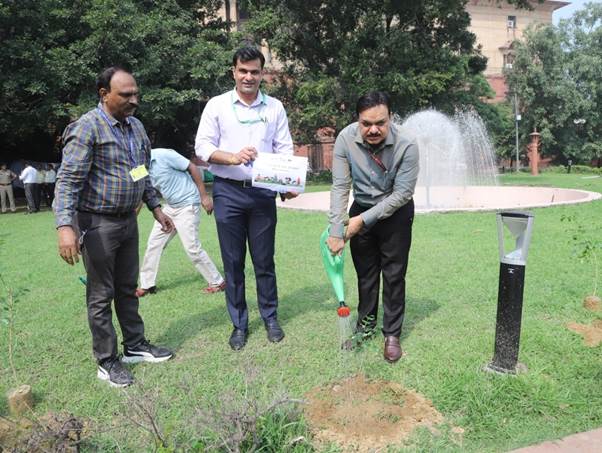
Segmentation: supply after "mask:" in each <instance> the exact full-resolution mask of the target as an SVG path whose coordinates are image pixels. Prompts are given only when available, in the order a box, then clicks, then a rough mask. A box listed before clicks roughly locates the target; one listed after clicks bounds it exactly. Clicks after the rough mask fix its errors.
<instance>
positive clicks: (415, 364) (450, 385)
mask: <svg viewBox="0 0 602 453" xmlns="http://www.w3.org/2000/svg"><path fill="white" fill-rule="evenodd" d="M501 181H502V183H504V184H521V185H522V184H535V185H552V186H559V187H572V188H582V189H586V190H593V191H598V192H602V178H596V179H584V178H583V175H558V174H556V175H550V174H544V175H542V176H540V177H538V178H533V177H531V176H529V175H522V174H521V175H518V176H514V175H503V176H502V177H501ZM533 212H534V213H535V226H534V232H533V239H532V244H531V248H530V252H529V259H528V265H527V270H526V282H525V293H524V310H523V327H522V337H521V351H520V360H521V362H524V363H525V364H526V365H527V366H528V368H529V372H528V373H527V374H524V375H520V376H518V377H515V378H511V377H504V376H497V375H491V374H487V373H483V372H482V371H481V367H482V366H483V365H484V364H486V363H487V362H489V361H490V360H491V358H492V353H493V341H494V329H495V314H496V304H497V289H498V272H499V262H498V249H497V233H496V223H495V214H494V213H491V212H486V213H453V214H428V215H418V216H417V217H416V220H415V223H414V240H413V244H412V251H411V258H410V266H409V270H408V275H407V297H408V300H407V310H406V321H405V324H404V332H403V335H402V346H403V347H404V350H405V351H406V353H407V356H406V357H404V358H403V359H402V360H401V361H400V362H399V363H398V364H396V365H393V366H391V365H388V364H386V363H385V362H384V361H383V359H382V356H381V348H382V344H381V339H380V338H377V339H375V340H372V341H371V342H369V343H368V344H367V345H366V347H365V348H363V349H361V350H359V351H357V352H351V353H342V352H340V351H339V347H338V346H339V345H338V335H337V318H336V304H335V303H334V297H333V295H332V291H331V288H330V286H329V283H328V281H327V280H326V277H325V273H324V271H323V268H322V263H321V259H320V254H319V250H318V238H319V236H320V233H321V232H322V230H323V229H324V227H325V226H326V221H327V217H326V214H320V213H305V212H298V211H291V210H284V209H283V210H280V211H279V213H278V216H279V217H278V230H277V244H276V266H277V273H278V290H279V296H280V309H279V318H280V320H281V323H282V325H283V328H284V329H285V331H286V335H287V336H286V338H285V340H284V341H283V342H282V343H280V344H277V345H273V344H268V342H267V340H266V337H265V330H264V329H263V326H262V323H261V320H260V319H259V317H258V311H257V307H256V298H255V285H254V279H253V275H252V266H251V265H250V262H249V263H248V266H247V276H248V277H247V298H248V302H249V306H250V331H251V334H250V337H249V343H248V345H247V346H246V348H245V349H244V350H243V351H242V352H238V353H234V352H232V351H231V350H230V348H229V347H228V344H227V340H228V336H229V334H230V330H231V325H230V321H229V318H228V315H227V312H226V309H225V303H224V298H223V295H201V293H200V291H199V290H200V289H201V288H202V287H203V286H204V282H202V281H200V277H199V276H198V275H197V274H196V273H195V271H194V269H193V267H192V265H191V264H190V262H189V261H188V259H187V258H186V256H185V254H184V252H183V250H182V247H181V245H180V244H179V242H178V241H177V239H176V240H175V241H174V242H173V243H172V244H171V246H170V247H169V248H168V249H167V250H166V251H165V253H164V257H163V260H162V263H161V264H162V266H161V272H160V274H159V279H158V283H157V284H158V287H159V288H160V291H159V292H158V293H157V294H156V295H153V296H149V297H145V298H144V299H142V300H141V313H142V315H143V317H144V320H145V322H146V327H147V336H148V338H149V339H150V340H151V341H153V342H155V343H161V344H165V345H167V346H170V347H172V348H174V349H175V350H176V353H177V356H176V358H175V359H174V360H172V361H170V362H167V363H164V364H159V365H147V364H142V365H138V366H135V367H134V368H133V372H134V375H135V377H136V379H137V385H136V386H134V387H131V388H129V389H127V390H126V391H125V392H124V391H120V390H115V389H112V388H110V387H109V386H107V385H106V384H105V383H103V382H100V381H99V380H98V379H96V377H95V365H94V361H93V358H92V354H91V340H90V334H89V331H88V326H87V319H86V310H85V302H84V287H83V285H82V284H81V283H80V282H79V280H78V276H80V275H82V274H83V273H84V271H83V268H82V266H81V264H80V265H78V266H76V267H75V268H72V267H69V266H67V265H66V264H65V263H63V262H62V261H61V260H60V258H59V256H58V254H57V246H56V233H55V230H54V227H53V217H52V214H51V213H50V212H49V211H46V212H43V213H40V214H37V215H22V214H18V215H17V214H14V215H2V216H0V239H1V240H3V241H4V244H3V245H2V246H0V272H1V274H2V276H3V277H4V279H5V280H6V281H7V282H8V284H9V285H10V286H11V287H12V288H13V289H14V290H15V291H17V292H18V293H19V294H18V298H17V302H16V313H15V316H16V325H15V331H16V352H15V357H14V359H15V367H16V369H17V373H18V377H19V383H28V384H30V385H32V387H33V389H34V392H35V399H36V402H37V406H36V413H38V414H44V413H46V412H48V411H54V412H70V413H73V414H75V415H77V416H79V417H82V418H84V419H86V420H90V421H91V423H92V425H91V428H90V432H91V433H92V434H93V436H92V438H91V439H89V441H88V443H87V444H86V448H87V449H89V450H94V449H95V448H98V449H101V450H121V451H146V450H149V449H151V448H152V446H153V443H152V440H151V437H150V436H149V435H148V434H146V433H145V432H144V431H143V430H141V429H138V428H136V427H135V426H133V425H132V424H129V423H128V420H131V419H133V418H134V419H135V411H134V407H135V406H136V404H134V403H135V401H136V400H135V399H134V400H132V398H138V399H139V400H140V399H142V396H141V395H143V394H144V395H145V401H146V402H147V403H148V404H150V405H151V406H152V407H153V410H155V411H156V413H157V415H156V420H157V421H158V423H159V425H160V428H161V430H162V432H163V433H164V435H165V437H166V438H167V440H168V443H169V444H170V445H180V446H186V447H187V448H190V447H191V445H192V444H191V442H190V439H191V438H194V437H195V436H196V437H198V436H199V432H201V431H202V429H201V428H199V427H198V426H196V425H197V424H198V423H197V419H198V417H197V415H198V413H199V411H201V412H203V411H205V412H206V411H207V410H208V409H207V408H214V409H212V410H215V411H217V409H215V406H216V405H217V406H219V405H220V404H221V406H222V407H225V406H227V405H228V404H229V403H228V401H229V399H236V398H240V397H242V396H244V395H247V398H248V399H254V398H257V399H258V400H260V401H266V400H269V399H270V398H273V395H274V394H276V393H279V392H286V393H287V394H288V395H289V396H290V397H292V398H302V397H303V394H304V393H305V392H306V391H307V390H309V389H311V388H313V387H315V386H318V385H323V384H326V383H329V382H333V381H337V380H339V379H341V378H344V377H347V376H350V375H353V374H355V373H358V372H363V373H365V374H366V375H367V376H368V377H370V378H379V379H385V380H391V381H395V382H399V383H401V384H402V385H404V386H406V387H409V388H412V389H415V390H416V391H418V392H420V393H422V394H424V395H425V396H426V397H427V398H429V399H431V400H432V401H433V403H434V405H435V407H436V408H437V409H438V410H439V411H440V412H441V413H442V414H443V415H444V417H445V420H446V422H445V425H444V426H443V427H442V428H441V429H440V431H439V433H438V434H432V433H431V432H429V431H426V430H422V431H419V432H417V433H416V434H415V435H414V436H413V437H412V438H411V439H410V440H409V441H408V443H407V445H406V446H405V447H403V448H402V447H398V448H399V449H400V450H403V451H406V450H404V448H405V449H407V451H505V450H509V449H512V448H517V447H521V446H525V445H529V444H532V443H534V442H538V441H542V440H545V439H553V438H558V437H561V436H564V435H567V434H571V433H575V432H578V431H583V430H588V429H593V428H597V427H599V426H602V393H601V392H600V382H601V379H602V357H601V354H600V347H597V348H587V347H585V346H583V344H582V339H581V337H579V336H578V335H576V334H574V333H572V332H570V331H568V330H567V329H566V327H565V325H566V323H567V322H570V321H577V322H582V323H585V322H588V323H589V322H590V321H591V320H593V319H594V318H595V317H596V315H595V314H593V313H591V312H588V311H586V310H585V309H584V308H583V307H582V299H583V297H584V296H585V295H587V294H589V293H590V292H591V290H592V286H593V281H592V278H593V270H592V267H591V265H590V264H587V263H583V262H580V261H579V260H578V259H577V258H575V256H574V254H573V245H572V244H571V242H570V237H571V235H570V232H568V231H567V230H568V229H571V228H573V226H572V225H571V224H567V223H566V222H561V217H562V216H566V215H574V216H575V217H576V219H577V221H578V222H579V223H580V224H582V225H583V226H584V228H585V231H586V232H585V234H586V235H592V236H593V237H597V238H599V237H600V236H599V232H600V230H599V225H600V213H601V212H602V201H596V202H593V203H589V204H581V205H574V206H560V207H554V208H546V209H535V210H533ZM151 220H152V217H151V215H150V213H149V212H148V211H146V210H144V211H143V213H142V214H141V215H140V219H139V223H140V232H141V234H140V235H141V244H140V253H141V255H142V253H143V252H144V247H145V241H146V238H147V237H148V233H149V231H150V227H151ZM596 234H597V236H594V235H596ZM201 238H202V241H203V244H204V247H205V248H206V249H207V250H208V252H209V254H210V255H211V256H212V257H213V258H214V259H215V261H216V263H217V264H218V267H220V268H221V262H220V258H219V249H218V244H217V237H216V231H215V223H214V221H213V218H212V217H207V216H203V218H202V221H201ZM346 282H347V300H348V302H349V304H350V306H351V307H352V310H353V311H355V310H354V309H355V308H356V306H357V293H356V288H355V274H354V272H353V266H352V265H351V260H348V263H347V266H346ZM2 295H3V296H4V294H2ZM598 316H600V315H598ZM7 341H8V336H7V329H6V328H5V326H4V325H2V324H0V364H1V367H0V392H1V393H2V394H4V393H5V392H6V391H7V390H8V389H9V388H11V387H12V386H13V385H14V382H13V379H12V375H11V373H10V371H9V366H8V356H7V347H6V345H7ZM249 380H251V383H250V384H249V385H248V386H247V385H245V383H248V381H249ZM126 395H130V396H129V397H126ZM132 401H134V402H132ZM124 402H125V404H124ZM6 412H7V406H6V401H5V400H4V399H2V400H0V415H6ZM452 426H459V427H462V428H463V429H464V430H465V432H464V438H463V441H462V443H461V444H460V443H457V442H456V441H455V440H454V439H456V437H454V436H453V435H452V434H451V433H450V429H449V428H450V427H452ZM272 429H274V430H277V429H278V427H272ZM287 429H289V430H290V427H288V428H287ZM293 431H294V432H293ZM299 432H301V433H303V426H302V425H298V426H296V427H295V428H294V429H293V430H291V433H290V435H291V436H296V435H299ZM275 437H277V436H276V435H274V438H275ZM283 437H286V436H283ZM289 440H290V439H286V438H285V439H284V440H283V442H284V443H283V444H282V445H284V444H286V442H288V441H289ZM199 445H200V444H199ZM282 445H280V446H272V447H269V448H268V447H266V449H265V451H285V450H287V448H286V447H283V446H282ZM198 448H199V449H200V448H201V447H200V446H199V447H198ZM288 449H289V450H290V449H292V447H289V448H288ZM296 449H297V450H298V451H307V450H310V447H309V445H308V444H307V443H303V442H301V443H300V444H297V447H296ZM330 451H336V449H334V447H333V448H332V449H331V450H330ZM392 451H397V450H396V449H393V450H392Z"/></svg>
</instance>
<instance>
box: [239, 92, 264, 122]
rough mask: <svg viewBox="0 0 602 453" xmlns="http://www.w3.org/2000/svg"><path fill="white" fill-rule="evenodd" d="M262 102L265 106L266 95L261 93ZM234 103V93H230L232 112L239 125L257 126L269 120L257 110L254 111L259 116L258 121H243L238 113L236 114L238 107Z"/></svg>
mask: <svg viewBox="0 0 602 453" xmlns="http://www.w3.org/2000/svg"><path fill="white" fill-rule="evenodd" d="M261 102H262V103H263V104H264V105H265V94H263V93H261ZM235 104H236V103H235V102H234V92H230V105H232V111H233V112H234V116H235V117H236V121H238V122H239V124H257V123H267V122H268V120H267V118H266V117H265V116H261V115H260V114H259V112H257V110H255V109H253V111H254V112H255V113H256V114H257V119H254V120H241V119H240V118H239V117H238V113H237V112H236V106H235ZM258 110H259V109H258Z"/></svg>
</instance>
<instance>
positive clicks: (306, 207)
mask: <svg viewBox="0 0 602 453" xmlns="http://www.w3.org/2000/svg"><path fill="white" fill-rule="evenodd" d="M436 187H437V186H434V187H431V189H436ZM439 187H441V186H439ZM473 187H479V188H480V189H483V188H485V187H486V188H487V189H488V190H495V191H499V192H504V191H516V190H519V189H522V190H525V189H527V190H529V191H530V192H538V191H540V192H542V191H544V192H554V191H555V192H558V193H569V194H577V195H581V197H580V198H578V199H572V200H562V201H547V202H545V201H541V202H525V204H518V205H517V204H516V203H515V204H512V203H501V202H500V203H499V204H493V205H488V206H469V207H440V208H424V207H417V208H416V213H418V214H431V213H454V212H487V211H500V210H505V209H519V210H523V209H532V208H547V207H551V206H562V205H572V204H580V203H589V202H592V201H595V200H599V199H601V198H602V194H600V193H598V192H592V191H588V190H582V189H567V188H562V187H543V186H466V187H465V188H464V189H470V188H473ZM418 189H421V188H418ZM352 199H353V197H352V195H350V203H351V201H352ZM277 205H278V207H280V208H286V209H297V210H302V211H310V212H311V211H313V212H328V210H329V207H330V191H321V192H306V193H303V194H301V195H300V196H299V197H297V198H294V199H292V200H287V201H286V202H281V201H280V200H278V201H277Z"/></svg>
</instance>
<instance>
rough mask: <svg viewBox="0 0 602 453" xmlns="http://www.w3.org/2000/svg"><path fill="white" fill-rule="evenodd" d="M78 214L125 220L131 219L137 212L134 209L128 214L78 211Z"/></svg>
mask: <svg viewBox="0 0 602 453" xmlns="http://www.w3.org/2000/svg"><path fill="white" fill-rule="evenodd" d="M77 212H81V213H82V214H93V215H102V216H106V217H116V218H119V219H124V218H126V217H129V216H131V215H132V214H134V212H135V211H134V210H133V209H132V210H131V211H127V212H92V211H83V210H79V209H78V210H77Z"/></svg>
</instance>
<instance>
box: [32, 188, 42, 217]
mask: <svg viewBox="0 0 602 453" xmlns="http://www.w3.org/2000/svg"><path fill="white" fill-rule="evenodd" d="M32 186H33V202H34V205H35V207H36V212H37V211H39V210H40V199H41V192H42V184H37V183H36V184H32Z"/></svg>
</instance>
